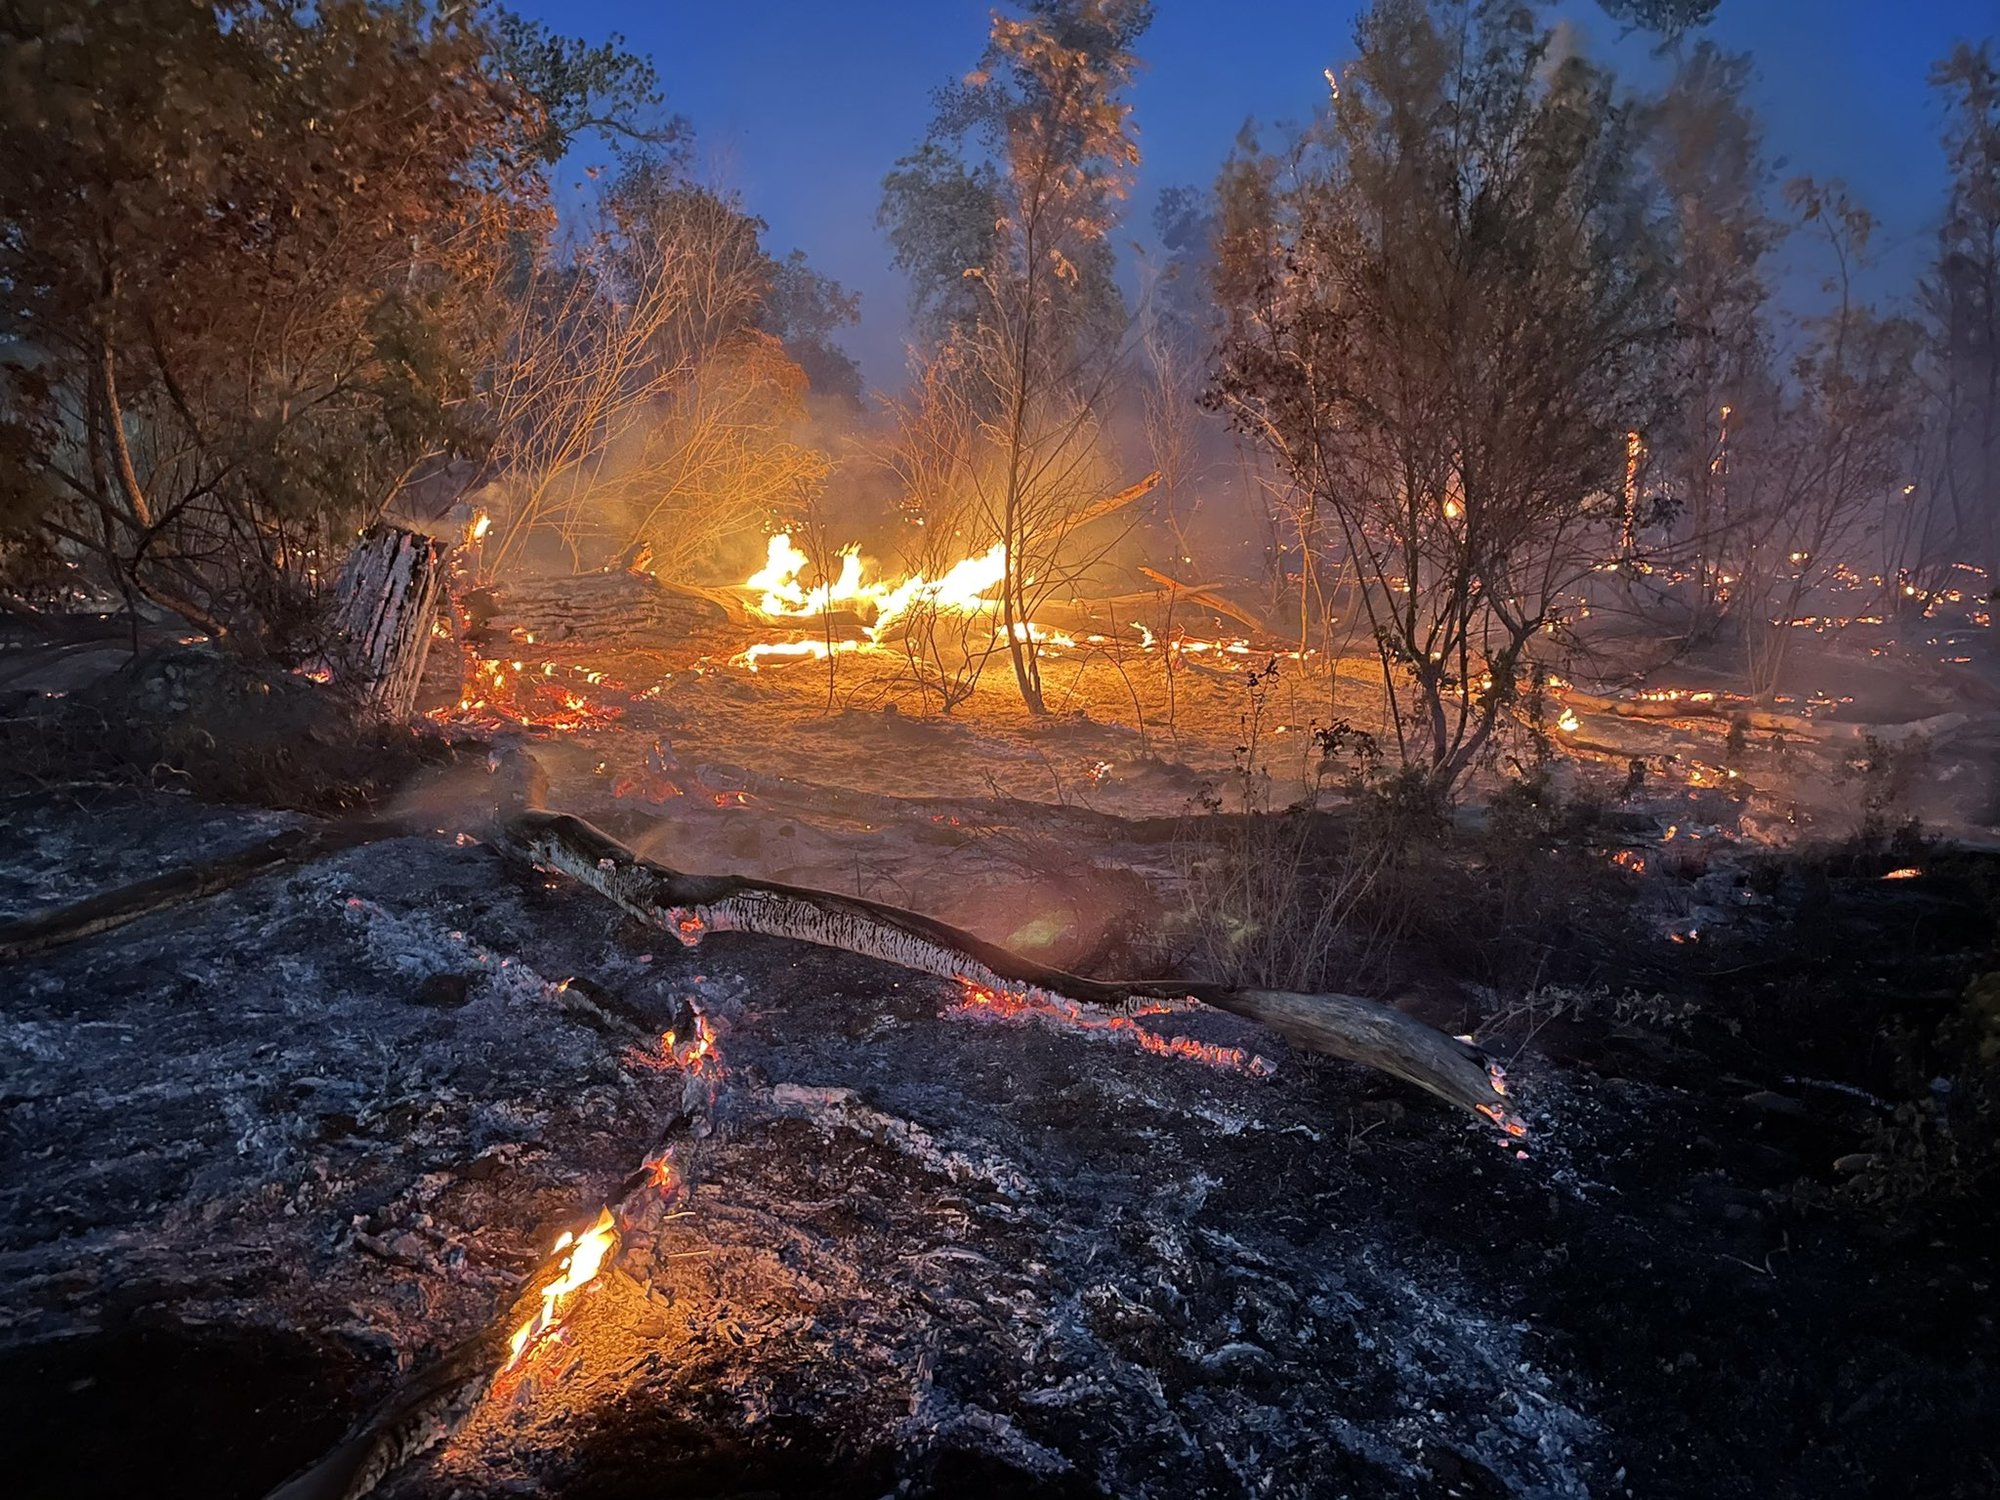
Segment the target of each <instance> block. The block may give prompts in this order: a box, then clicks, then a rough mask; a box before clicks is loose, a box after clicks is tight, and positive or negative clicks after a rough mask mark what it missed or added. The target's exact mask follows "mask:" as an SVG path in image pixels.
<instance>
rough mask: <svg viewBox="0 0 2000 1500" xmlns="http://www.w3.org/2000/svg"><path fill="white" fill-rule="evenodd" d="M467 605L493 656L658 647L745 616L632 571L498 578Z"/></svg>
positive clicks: (471, 635) (471, 633) (480, 642)
mask: <svg viewBox="0 0 2000 1500" xmlns="http://www.w3.org/2000/svg"><path fill="white" fill-rule="evenodd" d="M465 610H466V615H467V619H468V629H467V642H468V644H470V645H471V646H472V648H473V649H474V650H475V651H476V652H478V653H479V654H480V655H483V656H490V657H511V656H515V655H519V654H520V650H521V648H522V647H524V646H533V647H534V648H535V650H536V651H537V653H538V654H540V655H542V656H547V657H559V656H561V655H562V654H563V653H564V651H565V650H566V649H575V650H579V651H585V652H587V653H588V654H590V655H592V656H605V655H610V654H612V653H615V652H619V651H646V650H658V649H659V648H660V647H661V646H664V645H668V644H671V643H673V642H677V641H680V640H682V639H684V638H686V637H688V636H693V635H701V634H704V633H707V632H711V631H714V630H715V629H716V628H717V627H719V626H721V625H724V624H726V623H728V622H730V621H731V620H732V619H733V620H736V621H738V622H739V623H741V622H743V621H744V620H745V618H746V617H745V616H744V614H743V612H742V610H741V608H740V607H735V606H733V605H732V604H726V603H724V602H723V600H722V599H721V598H720V597H718V596H716V595H714V594H711V593H707V592H705V591H703V590H700V589H693V588H685V587H682V586H680V585H678V584H671V583H662V582H661V581H660V580H659V579H657V578H655V577H654V576H653V575H652V574H651V573H640V572H634V571H632V570H630V569H616V570H611V569H607V570H605V571H602V572H597V573H576V574H570V575H567V576H545V577H535V578H523V579H519V580H517V581H514V582H511V583H504V584H494V585H492V586H490V587H488V588H484V589H477V590H474V591H473V592H472V593H470V594H468V595H467V596H466V598H465Z"/></svg>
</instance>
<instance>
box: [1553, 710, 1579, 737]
mask: <svg viewBox="0 0 2000 1500" xmlns="http://www.w3.org/2000/svg"><path fill="white" fill-rule="evenodd" d="M1578 727H1579V723H1578V720H1577V717H1576V710H1575V709H1573V708H1565V709H1564V710H1563V711H1562V717H1561V718H1560V719H1557V720H1556V728H1558V729H1560V730H1561V731H1562V732H1563V733H1564V734H1575V733H1576V731H1577V729H1578Z"/></svg>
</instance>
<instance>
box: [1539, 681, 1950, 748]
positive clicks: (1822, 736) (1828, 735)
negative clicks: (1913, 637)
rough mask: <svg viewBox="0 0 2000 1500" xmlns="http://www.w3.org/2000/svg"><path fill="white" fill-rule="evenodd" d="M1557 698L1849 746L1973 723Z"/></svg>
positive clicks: (1588, 709)
mask: <svg viewBox="0 0 2000 1500" xmlns="http://www.w3.org/2000/svg"><path fill="white" fill-rule="evenodd" d="M1558 696H1559V697H1560V698H1561V700H1562V702H1563V704H1564V706H1565V707H1567V708H1569V709H1573V710H1580V711H1581V712H1583V713H1593V714H1607V715H1609V716H1610V717H1612V718H1617V719H1645V720H1660V719H1717V720H1720V721H1722V722H1723V723H1725V724H1735V723H1741V724H1742V725H1743V726H1744V727H1745V728H1747V729H1751V730H1754V731H1756V732H1757V733H1758V734H1779V735H1785V736H1787V737H1789V738H1793V739H1806V740H1820V741H1826V742H1832V743H1845V744H1859V743H1861V742H1862V741H1864V740H1869V739H1874V740H1880V741H1882V742H1884V743H1900V742H1902V741H1904V740H1911V739H1916V738H1919V737H1923V738H1927V739H1932V740H1939V739H1943V738H1945V737H1946V736H1948V735H1951V734H1955V733H1957V732H1958V731H1959V730H1960V729H1963V728H1964V727H1965V726H1966V725H1967V724H1969V723H1970V722H1971V720H1970V718H1968V717H1967V716H1966V715H1965V714H1962V713H1946V714H1934V715H1932V716H1931V717H1930V718H1927V719H1918V720H1916V721H1914V722H1912V723H1908V724H1857V723H1851V722H1847V721H1844V720H1840V719H1807V718H1802V717H1799V716H1797V715H1794V714H1779V713H1772V712H1771V711H1770V710H1768V709H1760V708H1751V707H1748V706H1745V705H1743V704H1741V703H1729V702H1723V701H1720V700H1719V699H1718V698H1717V697H1716V695H1714V694H1704V693H1685V692H1674V693H1672V694H1671V695H1667V696H1662V697H1658V698H1601V697H1599V696H1597V695H1596V694H1595V693H1585V692H1580V691H1578V690H1577V689H1575V688H1571V687H1565V688H1563V689H1562V690H1561V692H1560V693H1559V695H1558Z"/></svg>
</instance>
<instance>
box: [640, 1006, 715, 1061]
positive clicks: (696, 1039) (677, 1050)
mask: <svg viewBox="0 0 2000 1500" xmlns="http://www.w3.org/2000/svg"><path fill="white" fill-rule="evenodd" d="M715 1042H716V1034H715V1026H714V1024H713V1023H712V1022H711V1021H710V1020H709V1019H708V1017H707V1016H705V1015H703V1014H702V1013H701V1012H700V1011H696V1012H695V1013H694V1034H693V1035H692V1036H682V1035H681V1034H680V1033H678V1032H674V1031H667V1032H662V1033H661V1035H660V1046H659V1050H658V1051H657V1052H654V1053H650V1054H640V1055H638V1056H635V1057H634V1058H633V1061H635V1062H637V1063H638V1064H640V1065H641V1066H643V1067H649V1068H673V1069H677V1070H679V1071H680V1072H683V1073H689V1074H692V1075H693V1076H694V1077H696V1078H700V1077H703V1076H706V1075H708V1074H711V1073H713V1072H715V1071H716V1070H717V1069H718V1068H719V1067H720V1065H721V1061H722V1059H721V1057H720V1055H719V1054H718V1053H717V1051H716V1047H715Z"/></svg>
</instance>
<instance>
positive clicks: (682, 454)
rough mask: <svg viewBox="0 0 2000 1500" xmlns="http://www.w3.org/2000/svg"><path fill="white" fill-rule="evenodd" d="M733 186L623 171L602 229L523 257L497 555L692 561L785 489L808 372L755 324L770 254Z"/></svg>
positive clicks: (815, 471)
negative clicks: (529, 552)
mask: <svg viewBox="0 0 2000 1500" xmlns="http://www.w3.org/2000/svg"><path fill="white" fill-rule="evenodd" d="M758 228H759V226H758V224H757V221H756V220H754V219H751V218H750V217H749V216H747V215H746V214H744V213H743V212H742V210H741V209H740V208H738V207H737V206H736V205H735V204H734V203H732V202H730V201H729V200H727V199H724V198H721V197H719V196H718V195H716V194H714V193H712V192H709V191H708V190H706V189H703V188H699V187H695V186H691V185H687V184H683V183H671V184H667V185H664V186H663V185H661V184H659V183H658V182H657V181H655V180H654V179H652V178H650V177H647V176H643V175H641V176H639V177H638V179H637V181H636V182H635V181H634V180H633V179H632V177H631V176H630V175H628V177H627V178H626V179H623V180H621V182H620V184H619V185H618V187H617V188H616V189H614V191H613V192H612V193H611V194H610V195H609V196H608V197H607V200H606V202H605V204H604V206H603V209H602V212H601V214H600V216H599V219H598V222H597V223H596V225H595V226H594V227H593V229H592V231H591V232H590V233H589V234H587V235H584V236H580V237H578V238H576V239H574V240H572V241H571V242H570V243H568V244H567V245H566V246H564V247H563V248H562V250H561V251H560V252H559V253H555V254H550V255H546V256H543V257H540V258H537V259H536V260H534V261H533V262H532V263H531V264H529V265H528V266H526V267H525V268H521V269H519V270H517V272H516V273H515V274H516V275H517V277H518V282H517V284H516V285H515V286H514V287H512V288H510V289H509V295H508V297H507V302H508V306H509V321H508V327H507V338H506V342H505V346H504V348H503V349H502V351H501V355H500V357H499V358H498V359H497V360H496V361H495V363H494V366H493V369H492V373H491V376H490V382H489V385H488V387H487V390H486V398H487V404H488V418H489V421H490V423H491V425H492V428H493V431H494V433H495V441H494V443H493V445H492V447H491V449H490V450H489V452H488V454H487V458H486V473H487V474H488V475H490V476H492V477H493V479H494V480H495V481H497V483H498V485H499V487H500V490H501V493H502V494H503V495H504V496H505V504H504V509H503V511H502V514H501V515H500V517H499V518H498V520H499V524H498V526H497V528H496V531H495V535H494V539H493V541H492V543H491V544H490V545H489V548H488V553H487V558H488V566H489V567H491V568H493V569H495V570H499V569H503V568H506V567H508V566H511V565H514V564H516V563H518V562H519V561H520V559H521V557H522V555H523V552H524V549H526V548H527V547H528V546H529V544H530V543H531V541H533V540H535V539H537V538H541V539H543V540H544V541H553V542H556V543H559V544H560V546H561V547H562V549H563V550H565V551H566V552H567V553H568V554H569V557H570V560H571V562H572V564H574V565H579V566H580V565H582V564H583V562H584V561H585V560H586V559H594V558H596V557H600V556H604V555H615V554H619V553H624V552H630V551H633V550H635V549H636V548H638V547H640V546H644V547H646V548H648V549H650V551H651V553H652V556H653V559H654V563H655V565H656V566H657V567H658V568H660V569H661V570H662V571H665V572H668V573H683V574H684V573H685V572H687V571H688V570H689V569H690V568H692V567H693V565H694V564H695V563H696V561H698V560H699V559H701V558H703V557H705V556H707V555H708V554H709V553H710V552H711V551H712V550H713V548H714V547H715V545H716V544H717V543H718V542H719V541H721V540H722V539H723V538H725V537H728V536H730V535H731V534H733V533H734V532H736V531H738V530H740V529H741V528H742V527H743V526H744V525H746V524H747V523H749V522H750V521H751V520H752V519H753V518H754V517H755V516H756V514H757V513H758V511H759V510H760V509H761V508H765V507H768V506H769V505H770V504H771V503H773V501H774V500H779V499H782V497H784V496H785V495H787V494H788V493H789V492H790V491H791V489H792V487H793V486H795V485H797V484H799V483H811V482H815V481H817V480H818V479H819V478H821V477H823V475H824V473H825V470H826V461H825V458H824V455H822V454H820V453H818V452H817V451H816V450H814V449H812V448H811V447H810V446H808V445H806V444H804V443H803V442H801V441H799V440H798V437H797V432H798V429H799V427H800V425H801V423H802V419H803V416H804V406H803V399H804V394H805V388H806V381H805V376H804V373H803V372H802V371H801V370H800V369H799V367H798V366H797V364H796V363H795V362H793V361H792V360H791V359H790V358H789V357H788V356H787V355H786V354H785V352H784V350H783V348H782V346H781V345H780V344H779V342H778V340H777V339H776V338H775V337H773V336H772V335H770V334H768V333H765V332H763V331H762V330H761V329H760V328H759V327H758V326H757V318H758V314H759V312H760V310H761V307H762V304H763V299H764V297H765V295H766V293H767V292H768V289H769V286H770V280H771V274H772V267H773V263H772V262H771V261H770V259H769V258H768V257H767V256H766V255H765V254H764V253H763V251H762V249H761V247H760V246H759V244H758V239H757V231H758Z"/></svg>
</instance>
